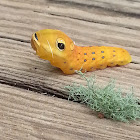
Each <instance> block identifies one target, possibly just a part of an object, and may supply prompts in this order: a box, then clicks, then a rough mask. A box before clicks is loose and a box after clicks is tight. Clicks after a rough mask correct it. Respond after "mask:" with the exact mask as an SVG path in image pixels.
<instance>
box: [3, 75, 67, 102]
mask: <svg viewBox="0 0 140 140" xmlns="http://www.w3.org/2000/svg"><path fill="white" fill-rule="evenodd" d="M0 84H6V85H9V86H13V87H16V88H21V89H25V90H30V91H34V92H37V93H40V94H43V95H49V96H55V97H58V98H61V99H68V95H67V94H66V93H64V92H62V91H60V90H56V89H53V88H51V87H47V86H43V85H42V84H41V86H40V85H39V84H35V83H32V84H31V83H25V82H23V81H19V80H16V81H15V80H14V79H8V78H6V77H2V76H1V77H0Z"/></svg>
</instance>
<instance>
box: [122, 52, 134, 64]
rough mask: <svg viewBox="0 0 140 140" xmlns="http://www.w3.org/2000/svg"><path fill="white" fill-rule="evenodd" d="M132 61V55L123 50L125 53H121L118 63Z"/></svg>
mask: <svg viewBox="0 0 140 140" xmlns="http://www.w3.org/2000/svg"><path fill="white" fill-rule="evenodd" d="M130 62H132V57H131V55H130V54H129V53H128V51H126V50H125V53H124V54H123V58H122V61H120V63H119V65H126V64H128V63H130Z"/></svg>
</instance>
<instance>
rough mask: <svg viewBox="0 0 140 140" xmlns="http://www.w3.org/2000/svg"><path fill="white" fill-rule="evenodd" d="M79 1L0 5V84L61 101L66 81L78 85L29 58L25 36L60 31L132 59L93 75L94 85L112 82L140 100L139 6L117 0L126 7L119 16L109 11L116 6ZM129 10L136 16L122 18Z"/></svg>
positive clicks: (81, 42)
mask: <svg viewBox="0 0 140 140" xmlns="http://www.w3.org/2000/svg"><path fill="white" fill-rule="evenodd" d="M79 2H80V3H81V5H80V4H79ZM85 2H86V1H84V0H83V1H77V2H74V1H46V0H41V1H35V0H34V1H33V0H30V1H20V2H19V1H17V0H14V1H10V0H2V1H0V11H1V12H0V19H1V20H0V25H1V26H0V38H1V39H0V40H1V42H0V48H1V49H0V56H1V59H0V66H1V67H0V82H2V83H7V84H10V85H15V86H18V87H22V88H26V89H28V88H29V89H31V90H34V91H38V92H47V93H50V94H56V95H58V96H65V97H66V96H67V92H66V91H65V90H64V88H63V87H64V85H67V84H69V83H71V81H73V82H74V81H78V82H83V81H82V80H78V79H79V76H77V75H72V76H65V75H63V73H62V72H61V71H60V70H58V69H57V68H54V67H52V66H51V65H50V64H49V63H48V62H47V61H43V60H40V59H38V58H37V57H35V56H34V55H33V50H32V49H31V47H30V37H31V34H32V33H33V32H35V31H36V30H40V29H42V28H55V29H60V30H62V31H64V32H65V33H66V34H68V35H69V36H70V37H72V38H73V39H74V40H75V41H76V42H77V44H79V45H109V46H118V47H123V48H125V49H127V50H128V51H129V52H130V53H131V55H132V59H133V60H132V63H131V64H129V65H127V66H124V67H115V68H107V69H105V70H101V71H100V70H99V71H95V72H93V73H95V74H96V75H97V76H98V78H97V79H98V82H99V83H104V84H105V83H106V81H108V80H109V78H110V77H112V78H115V79H117V83H120V84H121V86H122V87H124V88H125V89H128V88H129V87H130V86H133V87H134V89H135V92H136V93H135V94H136V95H137V96H140V94H139V91H140V86H139V85H140V71H139V70H140V56H139V54H140V46H139V44H140V40H139V38H140V24H139V23H140V19H139V18H138V16H139V15H138V13H137V11H139V9H138V8H137V7H138V6H139V2H138V1H137V2H134V3H133V4H132V2H130V1H123V2H122V5H124V4H125V5H126V6H127V8H126V9H125V8H122V11H121V12H119V9H117V10H116V11H113V9H114V7H116V8H119V6H121V4H120V3H119V2H120V1H117V2H112V1H106V3H105V2H103V1H96V2H93V1H89V3H88V4H86V3H85ZM108 2H110V6H109V5H108ZM101 3H102V4H101ZM97 4H98V5H97ZM69 5H71V7H69ZM90 5H91V6H90ZM99 5H100V6H99ZM111 5H112V6H111ZM116 5H117V6H116ZM79 6H81V7H82V8H80V7H79ZM92 6H93V7H92ZM95 6H99V7H98V8H97V7H96V8H95ZM103 6H104V8H102V7H103ZM108 9H110V10H108ZM129 10H131V11H132V10H133V14H136V16H134V15H133V16H132V15H129V14H128V15H126V12H128V11H129ZM112 12H113V13H112ZM124 13H125V14H124ZM90 74H92V73H88V75H90Z"/></svg>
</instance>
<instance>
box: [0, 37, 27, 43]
mask: <svg viewBox="0 0 140 140" xmlns="http://www.w3.org/2000/svg"><path fill="white" fill-rule="evenodd" d="M0 38H4V39H10V40H14V41H19V42H24V43H30V41H29V40H24V39H20V38H14V37H7V36H0Z"/></svg>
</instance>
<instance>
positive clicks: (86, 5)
mask: <svg viewBox="0 0 140 140" xmlns="http://www.w3.org/2000/svg"><path fill="white" fill-rule="evenodd" d="M48 1H49V2H50V3H55V4H61V5H68V6H78V7H87V8H94V9H95V8H96V9H99V10H105V11H108V12H113V13H116V12H117V13H118V14H121V15H124V16H128V17H135V18H138V19H139V18H140V14H139V13H130V12H125V11H119V10H120V9H119V10H117V9H111V8H106V7H103V6H97V5H94V4H88V3H78V2H76V1H62V0H48ZM102 3H103V4H104V5H106V4H108V3H106V2H102ZM83 9H84V8H83Z"/></svg>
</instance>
